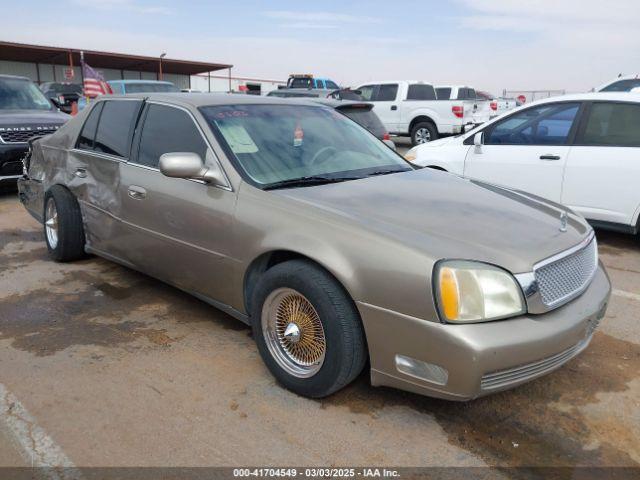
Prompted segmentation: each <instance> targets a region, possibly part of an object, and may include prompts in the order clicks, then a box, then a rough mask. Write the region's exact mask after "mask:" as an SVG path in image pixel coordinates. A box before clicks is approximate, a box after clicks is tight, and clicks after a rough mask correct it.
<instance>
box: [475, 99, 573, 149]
mask: <svg viewBox="0 0 640 480" xmlns="http://www.w3.org/2000/svg"><path fill="white" fill-rule="evenodd" d="M579 108H580V105H579V104H578V103H563V104H560V105H542V106H540V107H535V108H529V109H527V110H523V111H521V112H518V113H516V114H514V115H510V116H509V117H507V118H505V119H504V120H501V121H500V122H497V123H495V124H494V125H493V126H492V127H491V128H490V129H487V130H486V131H485V143H486V144H487V145H565V144H566V143H567V139H568V137H569V133H570V131H571V127H572V126H573V122H574V121H575V118H576V115H577V113H578V109H579Z"/></svg>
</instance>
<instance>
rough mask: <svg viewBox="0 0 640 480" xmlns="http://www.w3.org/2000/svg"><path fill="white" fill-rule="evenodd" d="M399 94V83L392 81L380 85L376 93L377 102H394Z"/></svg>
mask: <svg viewBox="0 0 640 480" xmlns="http://www.w3.org/2000/svg"><path fill="white" fill-rule="evenodd" d="M397 95H398V84H396V83H390V84H386V85H380V88H379V89H378V94H377V95H376V98H375V101H376V102H393V101H394V100H395V99H396V96H397Z"/></svg>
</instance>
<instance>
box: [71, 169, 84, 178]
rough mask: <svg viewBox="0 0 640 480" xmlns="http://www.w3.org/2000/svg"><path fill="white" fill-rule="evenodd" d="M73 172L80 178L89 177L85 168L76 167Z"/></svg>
mask: <svg viewBox="0 0 640 480" xmlns="http://www.w3.org/2000/svg"><path fill="white" fill-rule="evenodd" d="M73 174H74V175H75V176H76V177H78V178H87V170H86V169H85V168H76V171H75V172H73Z"/></svg>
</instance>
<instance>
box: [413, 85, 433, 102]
mask: <svg viewBox="0 0 640 480" xmlns="http://www.w3.org/2000/svg"><path fill="white" fill-rule="evenodd" d="M435 99H436V92H435V90H434V89H433V86H431V85H425V84H414V85H409V90H408V91H407V100H435Z"/></svg>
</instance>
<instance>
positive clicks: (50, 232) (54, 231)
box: [44, 198, 58, 249]
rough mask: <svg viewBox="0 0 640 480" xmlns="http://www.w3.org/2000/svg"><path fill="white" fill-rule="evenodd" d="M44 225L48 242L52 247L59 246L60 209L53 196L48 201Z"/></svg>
mask: <svg viewBox="0 0 640 480" xmlns="http://www.w3.org/2000/svg"><path fill="white" fill-rule="evenodd" d="M44 226H45V232H46V234H47V242H48V243H49V246H50V247H51V249H55V248H56V247H57V246H58V210H57V209H56V202H54V201H53V199H52V198H50V199H49V201H48V202H47V208H46V212H45V222H44Z"/></svg>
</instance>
